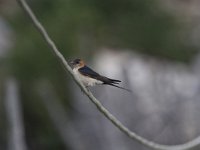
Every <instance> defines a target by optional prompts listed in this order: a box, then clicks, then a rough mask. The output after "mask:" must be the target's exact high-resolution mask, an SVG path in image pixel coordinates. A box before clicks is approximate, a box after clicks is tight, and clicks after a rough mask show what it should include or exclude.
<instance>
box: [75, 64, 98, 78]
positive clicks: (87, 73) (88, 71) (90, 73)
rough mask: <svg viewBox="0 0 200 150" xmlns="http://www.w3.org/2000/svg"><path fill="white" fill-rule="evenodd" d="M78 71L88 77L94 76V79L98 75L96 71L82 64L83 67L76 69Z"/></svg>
mask: <svg viewBox="0 0 200 150" xmlns="http://www.w3.org/2000/svg"><path fill="white" fill-rule="evenodd" d="M78 71H79V72H80V73H81V74H82V75H84V76H88V77H91V78H94V79H97V77H99V76H100V75H99V74H98V73H96V72H95V71H93V70H92V69H90V68H89V67H87V66H84V67H82V68H80V69H78Z"/></svg>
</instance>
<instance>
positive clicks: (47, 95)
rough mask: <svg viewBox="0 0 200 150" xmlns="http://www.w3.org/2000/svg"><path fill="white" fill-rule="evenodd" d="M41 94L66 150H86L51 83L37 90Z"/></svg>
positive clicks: (42, 85)
mask: <svg viewBox="0 0 200 150" xmlns="http://www.w3.org/2000/svg"><path fill="white" fill-rule="evenodd" d="M37 89H39V91H38V92H39V94H40V96H41V99H42V101H43V103H44V106H45V107H46V109H47V111H48V114H49V117H50V119H51V121H52V122H53V124H54V126H55V129H56V130H57V132H58V134H59V135H60V137H61V139H62V141H63V143H64V145H65V147H66V149H69V148H70V149H82V150H84V149H85V148H84V143H82V142H81V141H80V140H79V134H78V133H77V131H76V130H75V128H74V127H73V126H74V125H73V124H71V123H70V122H71V121H70V120H69V117H68V115H67V112H66V111H65V108H64V107H63V106H62V104H61V103H60V102H59V98H58V96H57V95H56V93H55V92H54V90H53V88H52V85H51V84H50V83H49V82H43V83H42V84H40V86H39V87H38V88H37Z"/></svg>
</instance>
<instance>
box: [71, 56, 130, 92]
mask: <svg viewBox="0 0 200 150" xmlns="http://www.w3.org/2000/svg"><path fill="white" fill-rule="evenodd" d="M70 64H71V65H72V69H73V72H74V74H75V75H76V76H77V77H78V78H79V80H80V81H81V82H82V83H83V84H84V85H85V86H86V87H89V86H95V85H101V84H106V85H110V86H114V87H117V88H120V89H123V90H126V91H130V90H129V89H125V88H123V87H120V86H117V85H116V84H119V82H121V81H120V80H115V79H110V78H107V77H105V76H102V75H100V74H98V73H96V72H95V71H93V70H92V69H91V68H89V67H87V66H86V65H85V63H84V61H83V60H81V59H75V60H73V61H71V62H70Z"/></svg>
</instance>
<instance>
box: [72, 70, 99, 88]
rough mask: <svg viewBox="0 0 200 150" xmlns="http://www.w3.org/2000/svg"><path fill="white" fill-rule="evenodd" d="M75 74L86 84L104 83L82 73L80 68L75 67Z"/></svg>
mask: <svg viewBox="0 0 200 150" xmlns="http://www.w3.org/2000/svg"><path fill="white" fill-rule="evenodd" d="M73 72H74V74H75V75H76V76H77V77H78V78H79V80H80V81H81V82H82V83H83V84H84V85H85V86H95V85H98V84H103V82H102V81H100V80H97V79H94V78H91V77H89V76H84V75H82V74H81V73H80V72H79V71H78V69H76V68H75V69H73Z"/></svg>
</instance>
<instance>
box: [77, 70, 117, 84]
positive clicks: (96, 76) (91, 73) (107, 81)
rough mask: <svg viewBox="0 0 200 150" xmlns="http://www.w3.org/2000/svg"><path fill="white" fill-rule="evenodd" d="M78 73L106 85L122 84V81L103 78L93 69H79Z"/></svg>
mask: <svg viewBox="0 0 200 150" xmlns="http://www.w3.org/2000/svg"><path fill="white" fill-rule="evenodd" d="M78 71H79V72H80V73H81V74H82V75H85V76H88V77H90V78H93V79H97V80H99V81H102V82H103V83H104V84H111V83H112V84H118V82H121V81H120V80H115V79H110V78H107V77H104V76H101V75H100V74H98V73H96V72H95V71H93V70H92V69H90V68H89V67H87V66H84V67H82V68H80V69H78Z"/></svg>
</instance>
